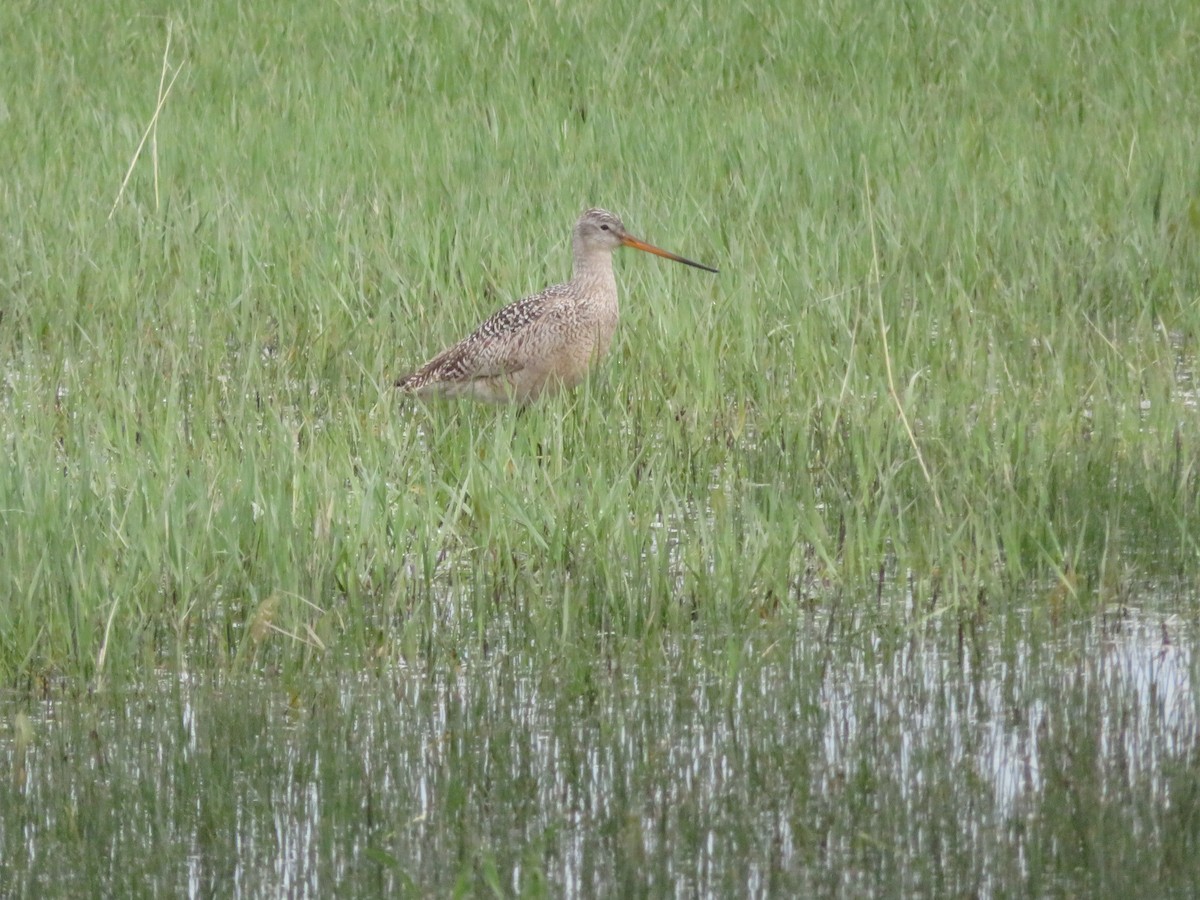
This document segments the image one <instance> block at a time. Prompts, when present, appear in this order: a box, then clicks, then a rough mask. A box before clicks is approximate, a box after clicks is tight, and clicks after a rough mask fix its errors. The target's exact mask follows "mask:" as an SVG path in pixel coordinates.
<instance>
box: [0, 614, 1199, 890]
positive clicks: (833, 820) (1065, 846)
mask: <svg viewBox="0 0 1200 900" xmlns="http://www.w3.org/2000/svg"><path fill="white" fill-rule="evenodd" d="M1029 618H1030V617H1019V616H1013V617H1012V621H1011V622H1005V623H1004V624H1003V626H1000V625H998V624H992V625H988V624H987V623H982V622H976V623H973V624H967V625H965V626H964V625H963V624H962V623H955V624H953V625H945V626H939V627H934V628H932V629H931V630H929V631H926V632H922V633H920V634H916V635H914V634H913V633H911V632H904V631H900V630H897V631H894V632H892V631H889V630H888V629H885V628H882V627H876V628H865V627H861V626H854V627H849V626H847V627H846V628H844V629H839V628H838V627H833V628H830V627H828V624H829V623H827V622H825V623H822V622H818V621H815V620H809V621H801V622H797V623H793V625H794V627H791V628H789V629H788V630H786V631H783V630H774V631H772V632H771V633H770V634H766V633H764V634H761V635H755V636H753V637H750V638H748V639H745V640H739V641H736V642H732V641H730V640H729V639H728V638H725V639H724V640H722V641H717V640H714V639H702V638H696V639H694V640H692V641H690V642H688V643H686V644H681V645H679V646H677V647H674V648H673V649H672V651H671V652H670V653H669V654H668V656H667V657H666V658H665V659H662V658H660V659H658V660H657V661H653V662H649V663H647V662H644V661H643V662H640V663H637V664H634V663H631V662H629V661H622V660H611V659H607V660H591V661H590V662H589V663H588V664H586V665H585V664H583V663H581V662H580V660H579V659H577V658H569V657H567V656H566V655H564V658H563V659H560V660H557V661H556V660H547V659H545V658H537V659H535V658H534V657H532V656H526V655H522V654H521V653H514V654H507V655H505V656H504V657H503V658H500V657H493V658H492V659H490V660H488V661H486V662H483V663H477V664H472V665H469V666H465V667H463V668H462V669H460V670H458V671H454V672H449V673H417V672H413V671H410V670H405V669H396V670H393V671H389V672H387V673H386V674H385V675H382V676H380V675H374V676H370V677H366V676H364V677H361V678H356V679H347V680H340V681H331V682H328V683H318V684H314V685H311V686H309V687H307V688H306V689H304V690H300V691H288V690H286V689H284V688H282V687H280V686H278V685H272V684H270V683H265V682H262V681H256V682H253V683H245V682H243V683H236V684H221V685H202V684H193V683H190V682H188V681H180V680H178V679H171V680H169V681H167V682H165V683H164V684H161V685H158V686H155V687H154V688H153V689H148V690H146V691H144V692H139V693H138V694H136V695H131V696H128V697H125V698H123V699H122V700H121V701H120V702H113V704H112V705H111V706H106V705H104V704H103V703H101V704H100V705H99V706H97V705H96V703H95V702H94V701H87V702H79V701H71V702H68V701H56V702H53V703H46V704H44V705H43V706H42V707H41V708H40V709H38V710H34V711H33V715H32V717H31V718H32V722H33V728H34V733H35V740H34V742H33V745H32V747H31V748H29V750H28V752H27V754H26V759H25V763H26V764H25V766H24V768H23V771H24V773H25V774H24V777H23V778H22V779H20V780H18V779H15V778H7V779H4V786H3V788H0V799H2V800H3V808H4V810H5V815H4V816H3V817H2V819H0V849H2V850H3V856H4V860H5V868H6V869H7V874H6V876H5V877H6V881H7V883H8V884H9V885H11V886H13V889H14V891H15V893H17V894H26V895H30V894H40V893H56V894H58V893H71V892H79V891H94V890H95V889H96V888H97V887H103V888H105V890H108V891H111V892H114V893H126V892H133V893H138V892H141V891H144V890H146V889H147V887H146V886H147V885H149V886H150V888H149V889H151V890H152V891H159V892H162V893H173V894H174V893H177V894H187V895H189V896H202V895H209V894H214V893H215V894H219V895H222V896H289V897H292V896H328V895H331V894H334V893H339V894H353V895H358V894H371V895H376V894H389V895H391V894H397V893H399V894H406V893H412V894H429V893H432V894H446V893H451V892H453V891H455V890H456V889H461V890H464V891H466V892H468V893H479V892H486V891H488V890H489V888H494V889H496V890H498V891H499V892H501V893H513V894H521V895H524V894H529V893H540V892H545V893H550V894H552V895H568V896H590V895H604V894H617V895H622V896H624V895H629V894H635V895H640V894H646V893H649V894H654V895H669V896H731V895H732V896H744V895H750V896H768V895H778V894H787V895H797V894H813V893H821V894H831V893H832V894H851V895H878V894H889V895H892V894H896V893H902V894H911V893H921V894H929V893H935V894H946V893H949V894H974V895H980V896H991V895H1001V894H1010V893H1014V892H1021V893H1030V892H1032V893H1042V892H1046V891H1049V890H1051V889H1053V890H1054V891H1059V890H1064V889H1065V890H1067V892H1093V891H1095V890H1101V889H1103V890H1105V891H1110V890H1114V889H1117V890H1119V889H1124V888H1128V889H1130V890H1132V891H1133V892H1134V893H1138V894H1143V895H1144V893H1145V890H1147V889H1148V888H1149V887H1150V886H1154V887H1155V888H1162V889H1167V890H1177V891H1178V890H1185V889H1186V890H1185V892H1188V891H1190V888H1192V887H1194V886H1196V882H1197V880H1198V879H1197V871H1196V864H1195V863H1194V862H1193V860H1194V859H1195V854H1194V853H1189V852H1188V848H1194V847H1195V846H1196V841H1197V839H1198V838H1200V831H1198V829H1200V824H1198V823H1200V815H1198V813H1200V801H1198V800H1196V799H1193V798H1198V797H1200V775H1198V774H1197V769H1196V766H1195V763H1196V758H1197V750H1198V744H1197V697H1196V691H1195V685H1194V680H1195V679H1194V673H1195V665H1194V653H1193V648H1194V644H1195V630H1194V623H1192V622H1190V621H1188V620H1184V619H1180V618H1174V617H1172V616H1171V615H1168V614H1154V613H1139V612H1136V611H1129V612H1126V613H1124V614H1122V615H1120V616H1117V617H1109V618H1107V619H1096V620H1093V621H1089V622H1086V623H1082V624H1080V625H1077V626H1072V627H1066V628H1063V627H1060V628H1057V629H1052V628H1049V627H1048V626H1046V625H1045V624H1044V623H1031V622H1030V621H1028V619H1029ZM7 703H8V705H9V706H10V707H12V708H13V709H14V710H15V708H16V707H17V706H20V705H22V704H21V703H20V702H18V701H16V700H9V701H7ZM7 718H9V719H11V718H12V717H11V716H8V717H7ZM0 747H2V750H0V753H2V754H3V756H4V757H6V759H5V762H7V763H9V765H6V766H5V771H9V772H14V771H16V767H15V765H14V763H15V762H16V760H15V759H14V754H16V752H17V748H16V742H15V740H13V739H12V734H11V733H9V732H6V733H5V739H4V743H3V744H2V745H0ZM62 859H71V860H76V861H78V865H73V866H64V865H61V864H60V862H59V861H60V860H62ZM126 889H128V891H127V890H126Z"/></svg>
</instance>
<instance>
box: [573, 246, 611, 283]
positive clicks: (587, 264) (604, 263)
mask: <svg viewBox="0 0 1200 900" xmlns="http://www.w3.org/2000/svg"><path fill="white" fill-rule="evenodd" d="M571 281H572V282H575V283H576V284H585V285H588V286H591V287H593V288H597V289H606V290H609V291H612V292H613V293H616V290H617V280H616V278H615V277H614V276H613V264H612V253H611V252H609V251H607V250H600V251H596V250H592V251H590V252H589V251H587V250H584V249H583V248H581V247H575V260H574V264H573V267H572V269H571Z"/></svg>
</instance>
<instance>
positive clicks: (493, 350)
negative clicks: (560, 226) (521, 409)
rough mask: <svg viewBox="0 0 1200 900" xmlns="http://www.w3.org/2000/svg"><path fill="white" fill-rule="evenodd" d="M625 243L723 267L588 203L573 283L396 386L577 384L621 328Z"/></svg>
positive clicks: (456, 389)
mask: <svg viewBox="0 0 1200 900" xmlns="http://www.w3.org/2000/svg"><path fill="white" fill-rule="evenodd" d="M622 246H624V247H634V248H636V249H638V250H644V251H646V252H647V253H654V254H656V255H657V256H664V257H666V258H667V259H673V260H675V262H681V263H684V264H685V265H689V266H695V267H696V268H697V269H704V270H706V271H709V272H716V271H717V270H716V269H713V268H711V267H709V266H704V265H701V264H700V263H698V262H692V261H691V260H690V259H684V258H683V257H682V256H676V255H675V254H674V253H668V252H667V251H666V250H662V249H660V248H658V247H655V246H654V245H652V244H647V243H646V242H645V241H641V240H638V239H637V238H635V237H633V236H632V235H631V234H629V232H627V231H626V230H625V226H624V225H622V224H621V220H620V219H618V218H617V217H616V216H614V215H613V214H612V213H610V212H608V211H607V210H603V209H589V210H588V211H587V212H585V213H584V214H583V215H582V216H580V217H579V221H578V222H576V223H575V231H574V233H573V234H572V236H571V249H572V252H573V253H574V257H575V261H574V268H573V270H572V272H571V280H570V281H568V282H567V283H566V284H556V285H554V286H553V287H549V288H546V290H544V291H542V292H541V293H540V294H534V295H533V296H532V297H526V298H525V299H524V300H518V301H517V302H516V303H513V304H510V305H509V306H506V307H504V308H503V309H501V310H500V311H499V312H496V313H494V314H493V315H492V316H491V318H489V319H487V320H486V321H485V322H484V323H483V324H482V325H480V326H479V327H478V328H477V329H475V332H474V333H473V334H472V335H471V336H470V337H468V338H465V339H464V340H461V341H459V342H458V343H457V344H455V345H454V346H453V347H450V348H449V349H447V350H443V351H442V352H441V353H439V354H438V355H437V356H435V357H434V358H433V359H431V360H430V361H429V362H427V363H425V365H423V366H421V368H419V369H417V371H415V372H413V373H412V374H411V375H407V376H405V377H404V378H401V379H400V380H398V381H397V382H396V387H398V388H400V390H402V391H406V392H408V393H410V394H417V395H419V396H423V397H428V396H444V397H457V396H463V395H465V396H468V397H472V398H474V399H476V400H486V401H489V402H493V403H503V402H516V403H528V402H529V401H531V400H535V399H537V397H538V396H540V395H541V394H543V393H545V392H549V391H554V390H558V389H560V388H564V387H566V388H569V387H574V386H575V385H577V384H578V383H579V382H580V381H582V380H583V377H584V375H585V374H587V370H588V367H589V366H590V365H591V364H592V363H593V362H594V361H596V360H599V359H600V358H601V357H603V356H604V354H605V353H607V352H608V346H609V344H610V343H611V341H612V336H613V332H614V331H615V330H616V328H617V317H618V313H619V307H618V305H617V282H616V279H615V278H614V277H613V267H612V255H613V251H615V250H616V249H617V248H619V247H622Z"/></svg>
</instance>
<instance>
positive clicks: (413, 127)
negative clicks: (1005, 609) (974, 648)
mask: <svg viewBox="0 0 1200 900" xmlns="http://www.w3.org/2000/svg"><path fill="white" fill-rule="evenodd" d="M1198 27H1200V17H1198V16H1197V14H1196V13H1195V12H1194V11H1193V10H1192V9H1191V8H1190V7H1189V6H1187V5H1186V4H1158V5H1154V6H1152V7H1143V6H1141V5H1131V4H1124V3H1117V2H1102V3H1099V4H1097V3H1083V2H1073V3H1066V4H1057V5H1054V6H1051V7H1045V6H1044V5H1038V4H1033V3H1018V2H1010V3H1005V4H1002V5H1001V8H1000V9H995V10H970V9H960V8H959V7H958V5H955V4H938V3H933V2H929V3H916V4H908V5H907V6H903V7H899V8H892V7H890V6H888V5H886V4H884V5H878V4H870V3H862V4H855V3H849V4H838V5H835V6H834V7H832V8H831V7H828V6H824V5H815V4H814V5H812V6H810V7H808V8H805V9H802V10H800V11H799V12H797V11H795V10H793V9H792V8H791V7H786V8H785V7H784V6H782V5H781V6H776V7H772V6H770V5H767V4H764V5H763V6H762V8H760V9H753V10H752V9H749V8H746V7H742V8H731V7H729V6H728V5H726V4H695V5H691V6H678V7H668V6H656V5H654V4H634V3H616V4H611V3H610V4H592V5H574V6H571V5H566V6H562V7H556V6H552V5H547V6H544V7H542V6H538V5H535V6H530V7H522V8H510V7H508V6H505V5H502V4H493V5H486V4H485V5H483V6H481V5H480V4H475V3H472V4H467V3H449V4H436V5H435V4H420V3H400V4H393V3H388V4H383V3H363V4H354V5H349V6H345V7H342V8H333V7H325V6H314V7H312V8H311V9H305V10H300V9H294V8H293V5H291V4H254V5H252V6H240V7H239V6H236V5H232V4H219V3H218V4H212V5H211V6H209V7H207V8H205V9H198V10H196V11H188V12H186V13H181V12H179V11H178V10H177V9H175V8H173V7H171V6H169V5H162V7H161V8H160V9H157V10H156V9H152V8H147V7H146V5H145V4H132V3H124V4H121V3H114V4H104V5H97V6H93V7H88V8H87V9H83V8H80V9H78V10H72V11H70V12H65V11H60V10H54V9H50V8H47V7H45V6H43V5H41V4H32V3H26V4H9V5H7V6H6V7H5V9H4V11H3V12H0V34H2V35H5V37H3V38H0V42H2V44H0V76H2V77H0V83H3V84H5V85H6V86H7V87H6V88H5V89H4V92H3V94H2V95H0V124H3V128H2V129H0V161H2V162H3V164H4V170H5V173H6V174H5V177H4V180H3V182H2V183H0V227H2V228H3V231H4V234H3V239H4V244H5V246H6V248H7V249H6V251H5V253H4V254H3V255H2V256H0V291H2V292H3V302H2V307H0V316H2V318H0V373H2V376H3V377H2V379H0V438H2V441H3V452H4V458H5V462H6V465H5V466H4V468H3V470H2V471H0V531H2V532H3V534H4V539H3V541H2V542H0V682H3V683H6V684H10V685H14V686H19V685H29V684H31V683H33V682H36V681H40V680H42V679H47V678H59V677H61V678H65V679H66V680H67V682H68V683H83V682H86V681H94V680H95V679H98V678H99V679H101V680H102V679H105V678H116V679H122V680H123V679H126V678H129V679H132V680H134V681H137V680H139V679H140V678H141V677H143V673H144V672H145V671H146V668H147V667H154V666H166V667H168V668H173V667H186V668H196V669H200V670H206V671H225V670H227V669H235V668H238V667H250V668H259V667H265V666H277V667H281V668H283V669H284V670H287V671H305V670H308V669H310V668H312V667H320V668H322V669H324V668H333V669H336V668H341V667H345V668H348V669H356V668H359V667H361V666H363V665H365V664H368V663H370V662H371V661H376V660H382V661H384V662H390V661H394V660H397V659H406V660H409V661H420V662H426V663H430V662H434V663H435V662H436V661H438V660H442V659H445V660H453V659H459V658H462V657H465V656H470V655H471V654H472V653H478V652H479V649H480V648H482V647H485V646H488V645H494V644H496V643H497V642H499V643H503V642H506V641H508V642H515V643H522V644H524V643H526V642H529V643H531V645H532V646H534V647H537V648H540V649H541V651H542V652H547V653H558V652H568V653H573V652H588V653H594V652H595V648H597V646H599V647H600V648H601V649H602V650H603V649H604V648H609V649H612V648H619V647H625V646H643V645H645V646H648V647H651V648H653V646H654V645H655V644H656V641H654V640H652V639H653V638H654V637H655V636H660V637H661V636H664V635H670V634H674V633H680V632H682V631H685V630H687V629H692V628H694V627H700V628H702V629H705V630H711V631H712V632H713V633H716V634H725V633H737V632H738V631H739V630H741V629H744V628H747V627H755V626H756V625H757V623H759V622H760V621H763V620H764V619H767V620H770V619H772V618H778V619H779V620H780V621H783V622H786V621H789V620H790V618H791V613H793V612H794V611H796V610H798V609H800V608H803V607H807V606H810V605H816V606H818V607H820V606H825V605H830V604H834V603H841V602H842V601H843V600H848V601H850V602H852V603H858V602H860V601H861V600H863V599H870V600H874V598H875V596H876V593H877V591H879V590H880V585H881V579H882V590H883V591H884V592H885V593H886V594H887V595H889V596H897V597H899V596H907V595H908V593H910V592H911V593H912V594H913V595H914V598H915V601H916V602H917V605H916V607H915V608H916V609H917V610H918V611H919V614H920V615H925V614H928V613H930V612H935V611H940V610H942V609H945V608H946V607H951V608H954V607H960V608H964V609H967V610H968V611H969V610H970V609H973V608H974V607H975V605H976V604H978V603H979V602H981V600H982V601H984V602H987V603H990V604H992V605H993V606H997V605H999V606H1009V605H1020V606H1026V605H1028V604H1031V603H1032V604H1034V605H1036V604H1039V603H1041V602H1043V599H1042V598H1048V599H1053V598H1058V597H1061V591H1058V590H1055V586H1059V587H1060V588H1064V589H1066V590H1067V593H1068V595H1070V597H1071V599H1072V601H1073V602H1075V603H1078V605H1079V607H1080V608H1081V609H1083V610H1085V611H1086V610H1089V609H1091V608H1093V607H1095V606H1097V605H1101V606H1102V605H1105V604H1107V603H1110V602H1113V601H1119V600H1122V599H1126V598H1127V597H1128V595H1129V592H1130V591H1132V590H1133V589H1134V587H1135V586H1136V585H1137V584H1141V583H1145V582H1166V581H1174V580H1176V579H1179V578H1183V579H1185V580H1187V581H1188V582H1189V583H1192V582H1194V573H1195V571H1196V563H1197V556H1198V554H1197V549H1198V535H1200V507H1198V504H1197V499H1198V471H1197V465H1198V463H1200V442H1198V441H1200V418H1198V417H1197V414H1196V397H1195V393H1194V388H1195V382H1194V368H1195V360H1196V349H1197V341H1198V339H1200V302H1198V301H1200V166H1198V164H1197V161H1196V157H1195V148H1196V146H1197V145H1198V138H1200V135H1198V134H1197V127H1198V126H1197V124H1196V123H1197V122H1200V63H1198V62H1197V61H1196V56H1195V53H1194V52H1193V50H1194V45H1195V41H1196V38H1197V29H1198ZM168 39H169V41H170V44H169V51H168V54H167V61H168V64H169V65H168V71H167V72H166V75H165V80H166V81H170V79H171V77H172V75H173V74H174V72H175V71H176V70H177V71H178V78H177V80H176V81H175V82H174V84H173V87H172V89H171V93H170V94H169V96H167V98H166V101H165V103H164V104H163V108H162V111H161V115H160V117H159V119H158V121H157V125H156V129H155V131H154V138H155V140H154V144H155V151H156V159H157V172H156V170H155V157H154V156H153V155H152V153H151V147H150V144H149V143H148V144H147V146H146V148H145V149H144V150H143V152H142V153H141V155H140V157H139V158H138V160H137V163H136V165H135V166H134V167H133V170H132V174H131V177H130V180H129V183H128V185H127V186H126V188H125V189H124V192H123V193H120V195H119V190H120V187H121V181H122V178H123V177H124V175H125V172H126V170H127V168H128V167H129V164H130V161H131V159H132V158H133V154H134V151H135V149H136V148H137V146H138V142H139V140H140V138H141V136H142V133H143V130H144V129H145V128H146V126H147V124H148V123H149V122H150V119H151V116H152V114H153V111H154V109H155V105H156V102H157V101H156V98H157V97H158V95H159V92H160V82H162V81H163V79H164V73H163V71H162V62H163V57H164V49H165V48H167V42H168ZM156 174H157V179H156ZM118 195H119V199H118ZM114 201H116V203H115V208H114ZM593 204H598V205H603V206H606V207H609V208H612V209H614V210H616V211H618V212H619V213H620V214H621V215H623V216H624V218H625V221H626V224H627V225H628V226H629V227H630V228H631V230H633V231H634V232H635V233H637V234H639V235H644V236H645V237H646V238H648V239H650V240H652V241H655V242H657V243H661V244H662V245H663V246H666V247H669V248H671V249H673V250H676V251H678V252H681V253H685V254H687V255H689V256H692V257H693V258H696V259H700V260H703V261H705V262H708V263H712V264H714V265H717V266H719V267H720V268H721V270H722V271H721V274H720V275H719V276H716V277H712V278H710V277H708V276H707V275H705V274H703V273H698V272H694V271H692V270H689V269H685V268H683V267H676V266H672V265H670V264H668V263H665V262H662V261H660V260H655V259H651V258H649V257H644V256H640V255H637V254H632V253H626V254H625V255H624V256H623V257H622V258H621V260H620V262H619V263H618V267H619V273H618V280H619V283H620V287H621V290H622V300H623V307H624V308H623V321H622V325H621V329H620V331H619V333H618V340H617V342H616V345H615V349H614V353H613V354H612V357H611V359H610V360H609V362H608V363H607V364H606V365H605V366H604V367H603V368H602V369H601V370H600V371H599V372H598V373H597V375H596V377H595V378H594V379H593V380H592V381H591V382H590V383H589V384H588V385H587V386H586V387H585V388H584V389H581V390H579V391H577V392H576V393H575V394H573V395H571V396H569V397H565V398H560V399H556V400H553V401H551V402H547V403H544V404H542V405H540V406H538V407H536V408H534V409H531V410H530V411H528V413H527V414H525V415H522V416H517V415H516V414H515V413H514V412H513V411H511V410H506V409H500V410H497V409H491V408H483V407H468V406H462V405H458V404H439V405H431V406H429V407H428V408H421V407H413V406H410V405H406V404H405V403H403V402H400V401H398V400H397V398H396V397H395V396H394V395H393V392H392V390H391V388H390V383H391V380H392V378H393V377H394V376H395V375H397V374H400V373H402V372H404V371H405V370H406V369H407V368H409V367H411V366H412V365H413V364H415V363H417V362H419V361H421V360H422V359H423V358H425V357H426V356H428V355H429V354H431V353H432V352H433V351H435V350H436V349H439V348H440V347H441V346H442V345H444V344H445V343H446V342H448V341H450V340H452V339H454V338H456V337H458V336H461V335H462V334H464V333H465V332H466V331H468V330H469V329H470V328H471V327H473V326H474V324H476V323H477V322H478V321H479V320H480V319H481V318H482V317H483V316H484V315H486V314H487V313H488V312H490V311H491V310H492V309H494V308H495V307H497V306H499V305H500V304H502V303H505V302H508V301H509V300H511V299H515V298H516V297H518V296H520V295H523V294H525V293H528V292H529V291H532V290H534V289H537V288H539V287H541V286H543V285H544V284H546V283H549V282H551V281H555V280H561V279H562V278H564V277H566V275H567V272H568V266H569V253H568V245H567V239H568V232H569V228H570V226H571V224H572V223H573V221H574V218H575V216H576V215H577V214H578V212H579V211H580V210H581V209H583V208H584V207H586V206H589V205H593ZM110 210H111V211H112V215H111V217H110ZM1054 602H1058V601H1057V600H1055V601H1054ZM696 623H699V625H696ZM647 638H651V640H647Z"/></svg>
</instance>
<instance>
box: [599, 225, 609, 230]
mask: <svg viewBox="0 0 1200 900" xmlns="http://www.w3.org/2000/svg"><path fill="white" fill-rule="evenodd" d="M600 230H601V231H608V226H607V225H601V226H600Z"/></svg>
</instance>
